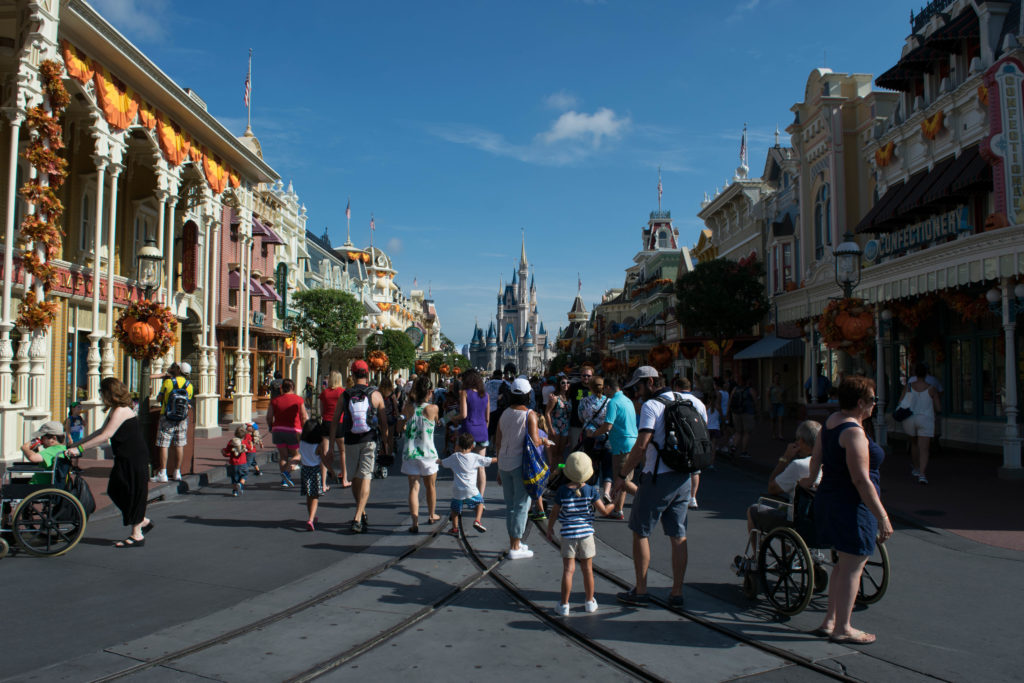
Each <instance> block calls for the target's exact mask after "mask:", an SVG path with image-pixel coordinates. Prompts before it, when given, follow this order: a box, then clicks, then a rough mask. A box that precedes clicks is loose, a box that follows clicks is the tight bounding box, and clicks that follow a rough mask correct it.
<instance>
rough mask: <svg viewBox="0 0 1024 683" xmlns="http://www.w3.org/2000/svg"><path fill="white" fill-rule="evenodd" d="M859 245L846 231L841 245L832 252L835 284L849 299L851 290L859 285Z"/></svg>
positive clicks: (851, 293)
mask: <svg viewBox="0 0 1024 683" xmlns="http://www.w3.org/2000/svg"><path fill="white" fill-rule="evenodd" d="M861 253H862V252H861V250H860V245H859V244H857V243H856V242H855V241H854V240H853V235H852V234H851V233H850V231H847V232H846V234H845V235H843V241H842V243H841V244H840V245H839V246H837V247H836V250H835V251H834V252H832V254H833V256H834V257H835V262H836V284H837V285H839V286H840V287H842V288H843V296H844V297H846V298H847V299H849V298H850V297H852V296H853V289H854V287H856V286H857V285H859V284H860V257H861Z"/></svg>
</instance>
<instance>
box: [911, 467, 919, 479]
mask: <svg viewBox="0 0 1024 683" xmlns="http://www.w3.org/2000/svg"><path fill="white" fill-rule="evenodd" d="M910 476H912V477H920V476H921V473H920V472H919V471H918V469H917V468H916V467H912V468H910Z"/></svg>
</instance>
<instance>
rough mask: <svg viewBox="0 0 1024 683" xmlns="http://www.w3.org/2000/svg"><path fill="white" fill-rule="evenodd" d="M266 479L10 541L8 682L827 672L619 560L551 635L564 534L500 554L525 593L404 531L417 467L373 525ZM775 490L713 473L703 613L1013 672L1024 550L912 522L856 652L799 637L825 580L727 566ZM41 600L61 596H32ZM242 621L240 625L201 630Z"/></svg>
mask: <svg viewBox="0 0 1024 683" xmlns="http://www.w3.org/2000/svg"><path fill="white" fill-rule="evenodd" d="M254 481H255V482H256V485H255V486H252V487H250V489H248V490H247V491H246V493H245V495H244V496H243V497H242V498H240V499H234V498H232V497H230V495H228V490H227V488H226V487H225V486H224V485H223V484H218V483H215V484H213V485H211V486H208V487H205V488H202V489H200V490H199V491H198V492H196V493H194V494H189V495H185V496H178V497H173V498H170V499H168V501H167V502H159V503H156V504H154V505H152V507H151V517H152V518H153V520H154V521H155V523H156V528H155V530H154V531H153V532H151V534H150V535H149V536H148V540H147V545H146V547H145V548H142V549H138V550H135V551H133V552H120V551H115V550H113V549H111V548H110V547H109V545H108V544H109V542H110V541H111V540H114V539H116V538H120V535H121V534H122V531H121V528H120V525H119V521H120V520H118V519H113V518H111V516H110V515H109V511H110V508H108V509H107V510H106V511H104V512H103V513H101V514H100V515H99V517H98V518H96V519H94V521H93V522H92V523H90V526H89V530H88V532H87V538H86V540H85V541H83V543H82V544H80V545H79V547H77V548H75V549H74V550H73V551H72V552H71V553H70V554H68V555H67V556H65V557H62V558H57V559H50V560H40V559H34V558H28V557H25V556H17V557H12V558H7V559H4V560H3V561H2V563H0V569H2V571H3V576H4V579H5V583H6V585H7V586H9V587H20V588H19V589H18V590H9V591H8V594H7V596H6V604H5V613H6V614H8V615H17V618H16V619H14V618H8V619H5V620H4V622H3V625H2V626H0V638H2V639H3V642H4V643H5V651H6V654H5V664H4V675H5V677H6V679H7V680H40V681H43V680H45V681H51V680H70V681H82V680H94V679H97V678H102V677H104V676H107V675H110V674H113V673H115V672H123V671H125V670H126V669H131V668H132V667H136V666H138V665H139V664H140V663H142V662H147V661H150V660H153V659H154V658H159V659H158V660H157V661H158V663H159V664H160V666H159V667H158V668H151V669H144V670H139V671H136V672H135V673H134V676H133V677H134V678H138V679H140V680H153V679H161V680H163V679H167V680H190V679H191V678H192V677H196V678H199V677H203V678H214V679H217V680H267V681H274V680H285V679H290V678H293V677H296V676H298V675H300V674H302V673H303V672H313V673H312V674H311V675H323V676H324V677H325V678H326V679H327V680H341V679H344V678H346V676H347V675H348V674H351V673H353V672H356V671H367V670H370V671H373V672H374V673H375V676H376V677H377V678H379V679H381V680H397V679H399V678H401V677H405V676H408V675H409V674H410V673H412V674H415V673H417V672H423V671H440V670H446V671H450V670H451V668H450V662H451V661H453V660H452V658H453V657H454V658H457V661H460V662H464V675H465V674H468V675H469V677H470V678H474V677H475V676H474V675H473V672H474V670H477V671H479V672H480V673H479V676H481V677H482V676H487V677H488V678H497V679H500V680H514V679H515V680H521V674H520V672H519V670H518V669H517V668H516V667H517V666H519V667H522V666H526V667H528V668H529V670H530V672H531V673H530V675H531V678H539V679H542V680H547V679H555V678H563V677H564V671H565V670H566V668H567V667H568V668H571V669H573V670H574V671H577V672H579V674H580V675H586V676H587V677H588V678H594V679H596V680H622V679H629V678H633V677H634V675H632V674H631V673H630V672H629V671H628V670H624V669H622V668H620V667H617V666H615V664H614V663H613V662H611V661H609V659H608V658H609V657H614V656H615V655H616V654H617V655H619V656H621V657H624V658H627V659H632V660H638V661H640V662H641V663H642V664H644V665H645V666H646V669H645V670H646V671H647V672H649V675H650V676H652V677H655V678H663V679H668V680H678V679H681V678H684V677H687V674H689V676H690V677H692V678H694V679H699V680H728V679H732V678H735V677H737V676H754V677H755V679H758V680H816V679H820V678H822V676H821V674H819V673H815V672H813V671H808V670H805V669H798V668H797V667H796V666H794V665H793V664H792V663H791V662H788V661H786V660H784V659H782V658H780V657H779V656H777V655H776V654H773V653H771V652H765V651H763V650H761V649H758V648H756V647H752V646H751V645H748V644H742V643H739V642H738V641H737V640H736V639H735V638H733V637H730V636H728V635H723V634H722V633H717V632H715V631H711V630H708V629H707V628H705V627H703V626H701V625H699V624H697V623H694V622H692V621H688V620H687V619H685V618H684V617H682V616H679V615H676V614H674V613H671V612H668V611H666V610H663V609H661V608H655V607H652V608H650V609H648V610H634V609H623V608H620V606H619V605H617V604H616V602H615V600H614V595H613V594H614V591H615V590H617V587H616V586H615V585H613V584H612V583H610V582H609V581H607V580H606V579H604V578H599V579H598V602H599V603H600V604H601V610H600V611H599V612H598V614H597V615H595V616H589V615H584V614H583V613H582V612H581V611H580V609H579V608H580V605H581V603H582V599H581V598H580V597H579V596H580V593H579V592H576V593H574V599H573V601H572V602H573V605H574V607H575V608H576V609H575V610H574V614H573V615H572V616H571V617H570V618H569V619H568V620H564V623H566V624H568V625H569V626H570V627H571V628H572V629H573V633H569V634H567V633H564V632H559V631H556V630H554V628H556V627H557V624H552V623H550V622H549V621H545V620H544V619H542V618H541V617H540V615H538V614H537V613H535V612H533V611H531V606H530V604H527V603H532V605H533V606H535V607H537V608H540V610H541V611H543V612H544V613H547V612H549V611H550V608H551V607H552V606H553V605H554V603H555V600H556V594H557V589H558V575H559V572H560V562H559V560H558V554H557V550H556V549H555V548H553V547H551V546H549V545H548V544H547V543H546V542H545V541H544V540H543V538H542V536H541V535H540V534H539V533H538V530H537V529H535V528H534V529H532V530H531V532H530V536H529V538H528V539H527V540H528V542H529V543H530V545H531V547H532V548H533V549H534V550H535V551H536V553H537V555H536V557H535V558H534V559H533V560H530V561H525V562H514V563H509V562H504V563H503V564H500V565H498V566H497V567H496V568H495V569H493V572H495V573H496V574H499V575H500V576H501V577H503V578H504V579H505V580H507V581H508V582H509V583H510V584H512V585H514V586H515V587H517V588H518V590H519V591H520V593H521V598H520V600H519V601H517V599H516V598H515V597H513V596H512V594H510V593H508V592H507V590H505V589H504V588H503V587H502V586H500V585H498V584H497V583H495V582H493V581H492V580H491V579H490V578H484V577H481V575H480V572H479V567H478V566H477V565H474V563H473V562H471V559H470V557H469V556H468V555H467V552H466V549H465V548H464V547H462V546H461V545H460V544H459V542H458V541H457V540H456V539H453V538H450V537H446V536H440V537H438V538H436V539H434V538H430V537H429V535H428V534H424V533H421V534H419V535H418V536H413V535H410V534H407V533H405V532H404V531H402V530H401V527H400V525H401V524H402V523H403V522H404V519H403V517H404V502H403V499H404V493H405V488H406V483H405V479H404V477H401V476H393V477H391V478H389V479H387V480H385V481H383V482H375V484H374V486H375V495H374V500H373V503H372V504H371V506H370V508H369V517H370V524H371V533H369V534H366V535H363V536H356V535H352V534H350V533H349V532H348V531H347V522H348V521H349V517H350V514H351V513H350V508H351V502H350V497H349V496H348V493H347V492H342V491H340V490H335V491H332V492H330V493H329V494H328V495H327V497H326V499H325V500H324V502H323V503H322V505H321V510H322V512H321V515H320V516H321V520H322V524H321V530H319V531H317V532H315V533H313V534H310V533H307V532H304V531H301V521H300V520H301V519H302V515H303V504H302V499H301V498H300V496H299V495H298V494H297V493H295V492H294V491H282V490H280V489H278V488H277V487H275V486H273V485H272V483H273V482H276V478H275V477H270V476H264V477H262V478H261V479H257V480H254ZM449 489H450V483H449V482H447V481H442V482H441V483H440V484H439V491H440V494H441V495H440V497H439V499H440V501H441V503H440V504H439V510H442V511H443V509H444V507H446V502H447V494H448V491H449ZM760 491H761V484H760V476H759V475H756V476H755V475H753V474H751V473H749V472H748V471H745V470H741V469H737V468H735V467H733V466H732V465H730V464H728V463H722V464H720V466H719V467H718V468H717V469H716V470H715V471H713V472H711V473H709V474H707V475H706V477H705V481H704V483H703V485H702V489H701V509H700V510H699V511H697V512H695V513H691V514H692V517H691V520H690V536H689V537H690V553H691V555H690V556H691V561H690V568H689V572H688V574H687V587H686V598H687V606H686V609H687V610H688V611H690V612H692V613H693V614H694V615H696V616H698V617H702V618H704V619H707V620H709V621H711V622H713V623H715V624H717V625H719V626H722V627H724V628H726V629H728V630H729V631H732V632H735V633H739V634H743V635H744V636H746V637H748V638H751V639H754V640H757V641H760V642H763V643H766V644H768V645H771V646H774V647H777V648H782V649H783V650H786V651H789V652H792V653H795V654H797V655H798V656H800V657H806V658H810V659H813V660H815V661H818V662H820V663H821V664H822V665H824V666H826V667H828V668H830V669H832V670H836V671H844V672H845V673H847V674H848V675H850V676H852V677H855V678H858V679H862V680H882V679H887V680H924V679H925V678H936V679H941V680H982V679H984V680H1009V679H1012V678H1014V677H1015V676H1016V675H1017V668H1018V662H1016V661H1014V658H1013V657H1008V656H1006V653H1009V652H1014V651H1016V650H1017V649H1018V647H1017V644H1016V634H1017V632H1018V631H1019V628H1018V626H1019V615H1017V614H1016V613H1015V612H1012V611H1011V610H1009V609H1007V607H1006V606H1007V605H1018V604H1020V603H1021V601H1022V600H1024V588H1022V587H1021V584H1020V581H1019V580H1018V576H1019V572H1020V569H1021V566H1022V562H1024V553H1020V552H1017V551H1012V550H1004V549H1000V548H994V547H990V546H984V545H980V544H976V543H974V542H972V541H969V540H965V539H962V538H959V537H957V536H953V535H949V534H939V533H935V532H931V531H926V530H922V529H920V528H916V527H908V526H901V527H898V529H897V534H896V536H895V537H894V538H893V540H892V542H891V545H890V552H891V555H892V559H893V567H894V568H893V575H892V583H891V585H890V588H889V591H888V593H887V594H886V596H885V598H884V599H883V600H882V601H881V602H880V603H878V604H876V605H873V606H871V607H870V608H867V609H863V610H859V611H858V612H857V613H856V614H855V623H856V624H857V625H858V626H859V627H861V628H865V629H867V630H869V631H872V632H876V633H877V634H878V636H879V640H878V642H877V643H876V644H874V645H872V646H868V647H862V648H856V649H851V648H845V647H840V646H836V645H830V644H828V643H827V642H824V641H822V640H820V639H817V638H813V637H810V636H806V635H804V634H803V633H802V632H803V631H807V630H809V629H811V628H813V627H814V626H816V625H817V621H818V620H819V619H820V614H821V610H822V609H823V606H824V597H823V596H821V597H816V598H815V599H814V600H813V601H812V603H811V607H810V608H809V609H808V610H807V611H805V612H804V613H802V614H800V615H798V616H797V617H795V618H793V619H791V620H779V619H777V618H776V617H774V616H773V614H772V613H770V612H769V611H768V610H767V609H766V608H765V606H764V603H763V602H751V601H749V600H748V599H746V598H745V597H743V595H742V593H741V592H740V582H739V579H738V578H737V577H735V576H734V575H733V573H732V572H731V571H730V570H729V568H728V565H729V562H730V559H731V558H732V556H733V555H735V554H737V553H740V552H742V550H743V545H744V522H743V511H744V508H745V506H746V505H747V504H748V503H749V502H750V501H752V500H753V499H754V498H756V496H757V494H758V493H759V492H760ZM499 493H500V489H499V488H498V487H497V486H495V485H493V484H492V485H491V486H490V488H489V490H488V498H489V502H491V505H490V507H489V508H488V511H487V515H486V517H485V523H486V524H487V526H488V527H489V529H490V531H489V532H488V533H487V534H486V535H480V534H477V533H476V532H472V533H471V534H469V536H468V541H469V543H470V545H471V547H472V548H474V550H475V551H477V552H479V553H480V556H481V561H482V562H483V563H485V565H486V566H488V567H490V566H491V565H492V564H493V563H494V562H495V561H496V560H497V559H498V556H499V551H500V550H501V549H502V547H503V544H504V542H505V540H506V539H505V535H504V533H503V532H504V525H503V518H502V514H503V507H502V505H501V504H500V502H498V500H497V498H496V497H497V496H498V495H499ZM598 535H599V538H600V539H601V543H600V547H599V551H598V558H597V562H596V563H597V565H598V566H599V567H601V568H603V569H606V570H607V571H608V572H610V573H611V574H612V575H615V576H619V577H622V578H623V579H625V580H629V577H630V573H631V565H630V562H629V560H628V557H627V556H626V555H624V554H623V553H628V551H629V546H630V537H629V533H628V530H627V529H626V526H625V524H623V523H621V522H610V521H607V522H606V521H602V522H600V525H599V529H598ZM417 544H423V545H422V547H417ZM414 549H415V550H414ZM653 549H654V561H653V568H654V569H655V570H656V571H657V572H659V574H657V575H656V576H655V577H654V578H653V580H652V587H653V592H654V594H655V595H660V594H662V593H665V592H667V585H668V579H667V577H666V576H664V574H667V573H668V571H669V568H668V564H667V552H666V550H667V547H666V545H665V543H664V542H662V541H661V539H660V538H659V537H655V542H654V544H653ZM384 566H386V567H387V568H384ZM382 569H383V570H382ZM577 583H579V578H578V577H577ZM523 601H525V602H523ZM41 604H45V605H46V609H43V610H39V609H36V607H37V606H38V605H41ZM58 606H60V607H58ZM296 606H297V607H296ZM282 611H285V613H284V614H282ZM261 620H262V621H261ZM255 622H260V623H259V628H258V629H256V630H253V629H252V628H251V625H252V624H254V623H255ZM410 624H411V625H410ZM229 632H230V633H233V634H234V636H233V637H230V638H218V640H217V642H215V643H209V642H206V641H207V640H208V639H210V638H211V637H215V636H221V635H223V634H226V633H229ZM40 634H46V635H45V638H43V639H41V638H40ZM574 634H575V636H574ZM580 638H582V640H581V639H580ZM43 641H45V645H44V644H41V643H42V642H43ZM54 643H59V645H58V646H54V645H53V644H54ZM581 643H590V644H591V645H589V646H585V645H584V644H581ZM197 644H201V646H200V647H195V646H196V645H197ZM585 647H590V648H591V649H589V650H588V649H585ZM186 648H188V649H189V651H188V652H187V653H181V652H180V651H181V650H183V649H186ZM594 648H596V650H597V651H598V652H600V653H601V655H600V656H598V655H597V654H595V649H594ZM396 653H401V654H400V656H395V654H396ZM524 653H528V654H525V655H524ZM524 656H525V661H524V659H523V658H524ZM46 667H50V668H46Z"/></svg>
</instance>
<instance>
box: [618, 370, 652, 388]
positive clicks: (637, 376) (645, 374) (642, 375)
mask: <svg viewBox="0 0 1024 683" xmlns="http://www.w3.org/2000/svg"><path fill="white" fill-rule="evenodd" d="M657 376H658V371H657V370H655V369H654V368H653V367H651V366H650V365H641V366H640V367H638V368H637V369H636V370H635V371H634V372H633V378H632V379H630V380H629V382H627V383H626V386H625V387H623V388H624V389H628V388H629V387H631V386H633V385H634V384H636V383H637V382H639V381H640V380H642V379H651V378H653V377H657Z"/></svg>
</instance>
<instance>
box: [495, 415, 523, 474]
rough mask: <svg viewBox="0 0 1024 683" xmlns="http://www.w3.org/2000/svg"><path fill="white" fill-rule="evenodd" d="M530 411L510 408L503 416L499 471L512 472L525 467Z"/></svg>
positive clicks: (500, 425) (501, 421)
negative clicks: (524, 459) (527, 423)
mask: <svg viewBox="0 0 1024 683" xmlns="http://www.w3.org/2000/svg"><path fill="white" fill-rule="evenodd" d="M529 415H530V411H529V410H516V409H515V408H509V409H508V410H506V411H505V412H503V413H502V414H501V420H500V421H499V422H498V427H499V428H500V429H501V450H500V451H498V469H499V470H501V471H502V472H511V471H512V470H514V469H515V468H517V467H522V466H523V442H524V441H525V440H526V418H527V417H528V416H529Z"/></svg>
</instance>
